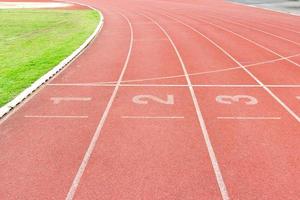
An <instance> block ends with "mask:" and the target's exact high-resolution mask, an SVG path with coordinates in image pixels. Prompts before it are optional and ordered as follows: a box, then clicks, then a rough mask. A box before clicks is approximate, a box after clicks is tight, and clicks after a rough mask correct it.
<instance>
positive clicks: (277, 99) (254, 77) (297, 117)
mask: <svg viewBox="0 0 300 200" xmlns="http://www.w3.org/2000/svg"><path fill="white" fill-rule="evenodd" d="M162 15H164V16H166V17H169V18H171V19H173V20H176V21H178V22H179V23H181V24H182V25H184V26H186V27H188V28H189V29H191V30H193V31H194V32H196V33H198V34H199V35H201V36H202V37H204V38H205V39H207V40H208V41H209V42H210V43H212V44H213V45H214V46H215V47H217V48H218V49H219V50H220V51H222V52H223V53H224V54H225V55H226V56H228V57H229V58H230V59H231V60H233V61H234V62H235V63H237V64H238V65H239V66H240V67H241V68H243V69H244V71H245V72H246V73H247V74H248V75H249V76H251V77H252V78H253V79H254V80H255V81H256V82H257V83H258V84H259V85H260V86H261V87H262V88H263V89H264V90H266V91H267V92H268V93H269V94H270V95H271V96H272V97H273V98H274V99H275V100H276V101H277V102H278V103H279V104H280V105H281V106H282V107H283V108H284V109H285V110H286V111H287V112H288V113H290V115H292V116H293V117H294V118H295V119H296V120H297V121H298V122H300V117H299V116H298V115H297V114H296V113H295V112H294V111H293V110H291V109H290V108H289V107H288V106H287V105H286V104H285V103H284V102H283V101H281V99H280V98H279V97H277V96H276V95H275V94H274V93H273V92H272V91H271V90H270V89H269V88H268V87H266V86H265V85H264V84H263V83H262V82H261V81H260V80H259V79H258V78H256V76H255V75H254V74H252V72H250V71H249V70H248V69H247V68H246V67H244V66H243V65H242V64H241V63H240V62H239V61H237V60H236V59H235V58H234V57H233V56H232V55H231V54H229V53H228V52H227V51H226V50H225V49H223V48H222V47H221V46H220V45H218V44H217V43H215V42H214V41H212V40H211V39H210V38H208V37H207V36H206V35H204V34H203V33H201V32H200V31H198V30H197V29H195V28H194V27H192V26H190V25H188V24H186V23H184V22H182V21H181V20H179V19H177V18H175V17H172V16H170V15H167V14H162Z"/></svg>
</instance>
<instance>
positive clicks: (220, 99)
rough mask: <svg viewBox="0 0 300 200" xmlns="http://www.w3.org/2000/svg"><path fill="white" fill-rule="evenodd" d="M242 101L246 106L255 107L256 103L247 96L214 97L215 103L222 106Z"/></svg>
mask: <svg viewBox="0 0 300 200" xmlns="http://www.w3.org/2000/svg"><path fill="white" fill-rule="evenodd" d="M242 99H244V100H245V104H246V105H255V104H257V103H258V101H257V99H256V98H255V97H252V96H248V95H236V96H228V95H220V96H217V97H216V101H217V102H218V103H222V104H232V103H236V102H240V101H241V100H242Z"/></svg>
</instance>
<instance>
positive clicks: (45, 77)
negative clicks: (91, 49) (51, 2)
mask: <svg viewBox="0 0 300 200" xmlns="http://www.w3.org/2000/svg"><path fill="white" fill-rule="evenodd" d="M77 4H79V3H77ZM81 5H84V4H81ZM84 6H86V7H89V8H90V9H92V10H95V11H96V12H98V14H99V17H100V21H99V23H98V25H97V27H96V29H95V31H94V32H93V33H92V34H91V35H90V37H88V38H87V39H86V40H85V42H84V43H83V44H82V45H81V46H80V47H79V48H78V49H76V50H75V51H74V52H73V53H72V54H71V55H69V56H68V57H67V58H65V59H64V60H63V61H61V62H60V63H59V64H58V65H57V66H55V67H54V68H53V69H52V70H50V71H49V72H47V73H46V74H45V75H43V76H42V77H41V78H39V79H38V80H36V81H35V82H34V83H33V84H32V85H31V86H30V87H28V88H26V89H25V90H24V91H23V92H21V93H20V94H19V95H18V96H16V97H15V98H14V99H13V100H11V101H10V102H8V103H7V104H5V105H4V106H2V107H1V108H0V119H1V118H2V117H3V116H4V115H6V114H7V113H9V112H10V111H11V110H12V109H13V108H15V107H16V106H17V105H18V104H20V103H21V102H22V101H24V100H25V99H26V98H27V97H29V96H30V95H31V94H32V93H33V92H34V91H36V90H37V89H38V88H39V87H40V86H42V85H43V84H44V83H46V82H47V81H49V80H50V79H51V78H52V77H53V76H54V75H55V74H57V73H58V72H59V71H61V70H62V69H63V68H64V67H65V66H67V65H68V64H70V63H71V62H72V61H73V60H74V59H75V58H76V57H77V56H78V55H80V54H81V53H83V52H84V50H85V49H86V47H87V46H88V45H89V44H90V43H91V42H92V41H93V39H94V38H95V37H96V35H97V34H98V33H99V32H100V30H101V29H102V27H103V24H104V16H103V15H102V13H101V12H100V11H99V10H97V9H96V8H93V7H91V6H88V5H84Z"/></svg>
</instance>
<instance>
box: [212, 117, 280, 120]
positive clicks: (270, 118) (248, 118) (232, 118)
mask: <svg viewBox="0 0 300 200" xmlns="http://www.w3.org/2000/svg"><path fill="white" fill-rule="evenodd" d="M217 119H225V120H279V119H281V117H217Z"/></svg>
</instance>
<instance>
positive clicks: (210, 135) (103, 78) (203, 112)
mask: <svg viewBox="0 0 300 200" xmlns="http://www.w3.org/2000/svg"><path fill="white" fill-rule="evenodd" d="M81 2H82V3H86V4H88V5H91V6H94V7H96V8H98V9H100V10H101V11H103V14H104V17H105V25H104V28H103V30H102V31H101V33H100V34H99V35H98V37H97V38H96V39H95V41H94V42H93V43H92V44H91V46H90V47H89V48H88V49H87V50H86V51H85V52H84V53H83V54H82V55H81V56H80V57H79V58H78V59H77V60H75V61H74V62H73V63H72V64H71V65H70V66H68V67H67V68H66V69H65V70H64V71H62V72H61V73H60V74H59V75H57V76H56V77H55V78H54V79H53V80H51V81H50V82H49V83H47V84H46V85H45V86H44V87H43V88H42V89H40V90H39V91H38V92H36V94H34V95H33V96H32V97H31V98H30V99H29V100H27V101H26V102H24V103H23V104H22V105H21V106H19V108H18V109H16V111H14V112H13V113H12V114H10V115H8V116H7V117H5V119H2V121H1V122H0V152H1V154H0V199H69V200H70V199H104V200H106V199H107V200H108V199H122V200H125V199H128V200H134V199H137V200H138V199H144V200H148V199H149V200H156V199H157V200H158V199H168V200H169V199H170V200H175V199H176V200H178V199H184V200H199V199H210V200H212V199H223V200H227V199H243V200H245V199H247V200H250V199H260V200H269V199H279V200H288V199H291V200H295V199H300V189H299V185H300V173H299V172H300V167H299V166H300V148H299V144H300V140H299V133H300V126H299V122H300V106H299V105H300V69H299V67H300V19H299V17H296V16H292V15H288V14H282V13H276V12H272V11H266V10H261V9H257V8H251V7H247V6H242V5H237V4H233V3H229V2H226V1H221V0H176V1H171V0H170V1H167V0H158V1H147V0H139V1H137V0H115V1H110V0H93V1H81Z"/></svg>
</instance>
